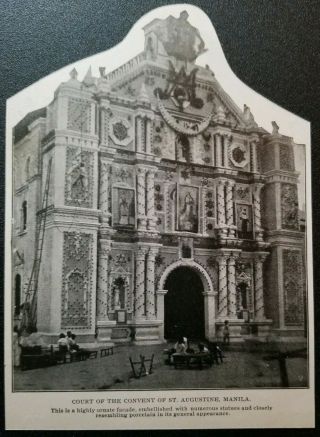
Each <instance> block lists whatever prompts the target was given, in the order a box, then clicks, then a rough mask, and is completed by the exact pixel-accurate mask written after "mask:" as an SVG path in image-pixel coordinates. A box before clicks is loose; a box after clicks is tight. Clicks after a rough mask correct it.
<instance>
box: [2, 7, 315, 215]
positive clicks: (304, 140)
mask: <svg viewBox="0 0 320 437" xmlns="http://www.w3.org/2000/svg"><path fill="white" fill-rule="evenodd" d="M182 10H187V12H188V13H189V22H190V23H191V24H192V25H193V26H194V27H196V28H198V29H199V30H200V33H201V36H202V38H203V40H204V41H205V44H206V48H207V52H205V53H203V54H202V55H200V56H199V58H198V59H197V61H196V62H197V64H199V65H202V66H205V65H206V64H207V65H209V67H210V68H211V70H212V71H213V72H214V74H215V77H216V79H217V80H218V82H219V83H220V85H221V86H222V87H223V88H224V90H225V91H226V92H227V93H228V94H229V95H230V97H231V98H232V99H233V100H234V102H235V103H236V104H237V105H238V106H239V108H240V109H243V105H244V104H246V105H247V106H249V107H250V109H251V112H252V114H253V115H254V117H255V121H256V122H257V123H258V125H259V126H261V127H263V128H265V129H266V130H267V131H269V132H270V131H271V130H272V128H271V122H272V121H276V122H277V124H278V125H279V126H280V130H279V132H280V133H281V134H283V135H287V136H289V137H293V139H294V141H295V142H296V143H298V144H305V146H306V154H307V159H308V158H309V156H310V124H309V122H307V121H306V120H304V119H302V118H301V117H298V116H296V115H294V114H292V113H290V112H288V111H287V110H285V109H283V108H281V107H280V106H278V105H277V104H275V103H273V102H271V101H270V100H268V99H266V98H265V97H263V96H261V95H259V94H258V93H256V92H255V91H253V90H252V89H251V88H249V87H248V86H247V85H245V84H244V83H243V82H242V81H241V80H240V79H238V77H237V76H236V75H235V74H234V73H233V71H232V70H231V68H230V66H229V64H228V62H227V60H226V58H225V56H224V53H223V50H222V47H221V45H220V42H219V39H218V37H217V34H216V32H215V30H214V27H213V25H212V22H211V20H210V19H209V17H208V16H207V15H206V14H205V13H204V12H203V11H202V10H201V9H199V8H197V7H195V6H191V5H186V4H183V5H173V6H164V7H161V8H157V9H155V10H153V11H151V12H149V13H147V14H146V15H144V16H143V17H142V18H141V19H140V20H138V21H137V23H136V24H135V26H134V27H133V28H132V29H131V30H130V32H129V33H128V35H127V36H126V38H125V39H124V40H123V41H122V42H120V43H119V44H118V45H116V46H114V47H113V48H112V49H110V50H108V51H106V52H101V53H98V54H97V55H94V56H91V57H88V58H85V59H82V60H79V61H78V62H75V63H73V64H70V65H68V66H66V67H64V68H62V69H60V70H58V71H56V72H54V73H52V74H50V75H49V76H46V77H45V78H43V79H41V80H39V81H38V82H36V83H34V84H33V85H31V86H30V87H28V88H26V89H25V90H23V91H21V92H20V93H18V94H16V95H15V96H13V97H12V98H10V99H9V100H8V104H7V141H8V144H11V132H12V128H13V126H15V125H16V124H17V123H18V122H19V121H20V120H21V119H22V118H23V117H24V116H25V115H26V114H27V113H28V112H30V111H33V110H35V109H38V108H40V107H42V106H46V105H48V104H49V103H50V101H51V100H52V99H53V94H54V91H55V89H56V88H57V87H58V86H59V85H60V83H61V82H66V81H67V80H68V79H69V73H70V71H71V70H72V69H73V68H76V69H77V71H78V74H79V75H78V79H79V80H82V79H83V78H84V76H85V74H86V72H87V70H88V68H89V66H91V68H92V74H93V76H96V77H99V75H100V74H99V67H105V68H106V73H108V72H110V71H112V70H114V69H116V68H117V67H119V66H121V65H122V64H124V63H126V62H127V61H129V60H130V59H131V58H133V57H134V56H136V55H137V54H138V53H141V52H142V51H143V48H144V31H143V27H144V26H145V25H146V24H148V23H150V22H151V21H152V20H153V19H155V18H160V19H165V18H167V17H168V15H173V16H174V17H179V15H180V12H181V11H182ZM301 150H302V152H301ZM303 155H304V153H303V149H301V147H297V148H296V150H295V161H296V169H297V170H298V171H299V172H300V183H299V203H300V208H301V207H303V205H304V203H305V199H304V197H305V196H304V191H305V183H304V179H305V163H304V159H303Z"/></svg>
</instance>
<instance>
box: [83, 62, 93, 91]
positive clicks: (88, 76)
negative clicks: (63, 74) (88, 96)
mask: <svg viewBox="0 0 320 437" xmlns="http://www.w3.org/2000/svg"><path fill="white" fill-rule="evenodd" d="M83 83H84V84H85V85H87V86H90V85H93V84H94V78H93V76H92V70H91V65H90V67H89V68H88V71H87V73H86V75H85V76H84V79H83Z"/></svg>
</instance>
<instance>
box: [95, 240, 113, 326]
mask: <svg viewBox="0 0 320 437" xmlns="http://www.w3.org/2000/svg"><path fill="white" fill-rule="evenodd" d="M110 251H111V244H110V240H99V251H98V281H97V320H98V321H102V320H109V318H108V310H109V295H108V293H109V287H108V274H109V273H108V267H109V254H110Z"/></svg>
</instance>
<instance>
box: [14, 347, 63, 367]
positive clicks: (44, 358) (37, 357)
mask: <svg viewBox="0 0 320 437" xmlns="http://www.w3.org/2000/svg"><path fill="white" fill-rule="evenodd" d="M20 347H21V357H20V366H21V369H22V370H28V369H35V368H37V367H47V366H51V365H53V364H56V357H55V356H54V354H53V350H52V348H42V347H41V346H20Z"/></svg>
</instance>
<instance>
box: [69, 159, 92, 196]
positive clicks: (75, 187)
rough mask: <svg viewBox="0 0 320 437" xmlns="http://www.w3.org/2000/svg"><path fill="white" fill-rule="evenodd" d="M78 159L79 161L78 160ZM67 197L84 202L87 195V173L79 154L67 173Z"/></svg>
mask: <svg viewBox="0 0 320 437" xmlns="http://www.w3.org/2000/svg"><path fill="white" fill-rule="evenodd" d="M79 160H80V162H79ZM68 186H69V190H68V191H69V197H70V199H72V200H76V201H79V202H84V201H86V200H87V195H88V174H87V169H86V167H85V164H84V163H83V162H81V156H80V157H77V158H76V159H75V160H74V162H73V165H72V167H71V169H70V171H69V173H68Z"/></svg>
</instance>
